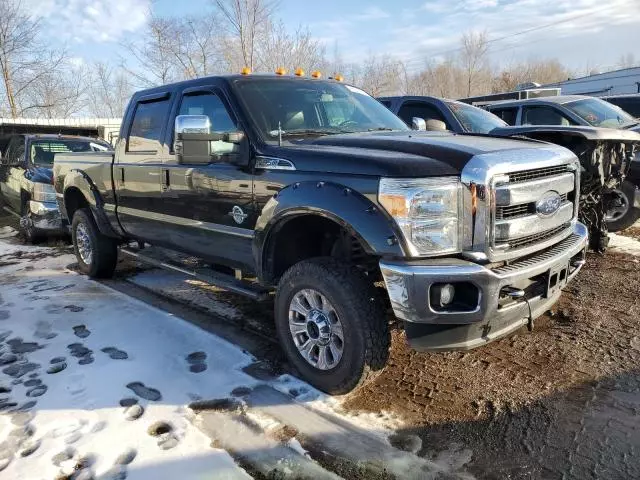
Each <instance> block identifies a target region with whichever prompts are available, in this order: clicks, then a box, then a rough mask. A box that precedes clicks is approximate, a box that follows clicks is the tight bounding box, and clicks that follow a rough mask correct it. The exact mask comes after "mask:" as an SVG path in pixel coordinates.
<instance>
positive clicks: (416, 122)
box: [411, 117, 427, 130]
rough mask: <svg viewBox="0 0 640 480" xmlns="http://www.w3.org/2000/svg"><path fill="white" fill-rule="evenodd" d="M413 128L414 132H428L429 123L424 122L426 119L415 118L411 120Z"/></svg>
mask: <svg viewBox="0 0 640 480" xmlns="http://www.w3.org/2000/svg"><path fill="white" fill-rule="evenodd" d="M411 128H412V129H413V130H426V129H427V122H425V121H424V118H420V117H413V118H412V119H411Z"/></svg>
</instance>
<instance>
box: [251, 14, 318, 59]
mask: <svg viewBox="0 0 640 480" xmlns="http://www.w3.org/2000/svg"><path fill="white" fill-rule="evenodd" d="M256 52H257V53H258V55H257V59H256V63H257V65H258V67H259V68H260V69H261V70H263V71H267V72H273V71H274V70H275V69H276V68H278V67H285V68H287V69H289V70H294V69H295V68H298V67H300V68H302V69H303V70H306V71H311V70H314V69H318V68H320V67H322V65H323V64H324V63H325V52H324V48H323V47H322V45H321V44H320V42H319V41H317V40H314V39H313V37H312V36H311V33H310V32H309V30H308V29H302V28H299V29H298V30H296V31H295V32H293V33H289V32H287V29H286V27H285V25H284V23H283V22H282V21H279V22H275V23H273V22H267V23H266V24H265V28H264V29H263V31H262V32H261V33H260V42H259V44H258V45H257V46H256Z"/></svg>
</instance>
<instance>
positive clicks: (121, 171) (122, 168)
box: [120, 167, 124, 185]
mask: <svg viewBox="0 0 640 480" xmlns="http://www.w3.org/2000/svg"><path fill="white" fill-rule="evenodd" d="M120 183H122V184H123V185H124V167H120Z"/></svg>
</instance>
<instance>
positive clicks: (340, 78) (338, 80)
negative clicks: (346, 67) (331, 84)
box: [333, 73, 344, 82]
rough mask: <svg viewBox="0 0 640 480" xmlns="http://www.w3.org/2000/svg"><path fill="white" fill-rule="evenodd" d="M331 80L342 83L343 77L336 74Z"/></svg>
mask: <svg viewBox="0 0 640 480" xmlns="http://www.w3.org/2000/svg"><path fill="white" fill-rule="evenodd" d="M333 79H334V80H335V81H336V82H344V77H343V76H342V75H340V74H339V73H336V74H335V75H334V76H333Z"/></svg>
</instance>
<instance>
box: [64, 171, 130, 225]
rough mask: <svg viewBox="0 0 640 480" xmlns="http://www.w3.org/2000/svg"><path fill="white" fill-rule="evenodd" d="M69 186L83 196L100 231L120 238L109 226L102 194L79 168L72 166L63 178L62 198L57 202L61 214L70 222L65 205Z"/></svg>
mask: <svg viewBox="0 0 640 480" xmlns="http://www.w3.org/2000/svg"><path fill="white" fill-rule="evenodd" d="M70 188H76V189H78V190H79V191H80V193H81V194H82V195H83V196H84V198H85V199H86V200H87V202H88V203H89V208H90V210H91V213H92V214H93V218H94V220H95V221H96V225H97V226H98V229H99V230H100V232H101V233H102V234H104V235H107V236H109V237H114V238H120V235H118V234H117V233H116V232H115V231H114V229H113V227H112V226H111V222H110V221H109V219H108V217H107V214H106V212H105V209H104V204H105V202H104V199H103V198H102V195H100V191H99V190H98V188H97V187H96V185H95V184H94V183H93V180H91V177H90V176H89V175H88V174H87V173H86V172H85V171H84V170H81V169H77V168H74V169H72V170H70V171H69V173H68V174H67V175H66V176H65V178H64V186H63V189H62V191H63V198H62V201H61V202H59V205H60V207H61V208H60V210H61V213H62V215H63V216H64V217H65V218H66V219H67V220H68V221H69V224H71V222H72V220H73V219H72V218H69V215H68V213H67V207H66V198H65V197H66V195H67V191H68V190H69V189H70Z"/></svg>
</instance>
